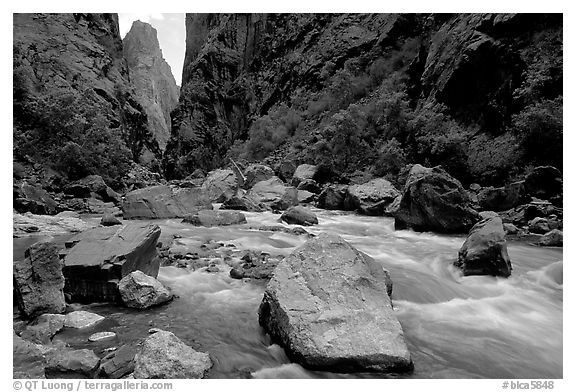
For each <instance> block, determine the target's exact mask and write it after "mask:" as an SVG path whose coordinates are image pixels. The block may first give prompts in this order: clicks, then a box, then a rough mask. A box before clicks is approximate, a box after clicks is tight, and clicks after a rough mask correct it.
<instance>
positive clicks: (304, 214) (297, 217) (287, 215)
mask: <svg viewBox="0 0 576 392" xmlns="http://www.w3.org/2000/svg"><path fill="white" fill-rule="evenodd" d="M280 219H282V220H283V221H284V222H286V223H288V224H290V225H302V226H312V225H317V224H318V218H317V217H316V214H314V213H313V212H312V211H310V210H309V209H307V208H304V207H302V206H295V207H290V208H288V209H287V210H286V211H284V213H283V214H282V216H281V217H280Z"/></svg>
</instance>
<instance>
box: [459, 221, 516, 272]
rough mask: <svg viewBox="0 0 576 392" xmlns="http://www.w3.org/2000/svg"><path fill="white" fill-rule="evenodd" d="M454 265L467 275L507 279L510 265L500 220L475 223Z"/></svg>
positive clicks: (510, 268)
mask: <svg viewBox="0 0 576 392" xmlns="http://www.w3.org/2000/svg"><path fill="white" fill-rule="evenodd" d="M454 265H455V266H456V267H458V268H460V269H461V270H462V272H463V274H464V275H465V276H467V275H492V276H502V277H505V278H507V277H509V276H510V274H511V273H512V264H511V263H510V257H509V256H508V249H507V247H506V234H505V233H504V226H503V225H502V219H500V218H499V217H488V218H486V219H483V220H482V221H480V222H478V223H476V224H475V225H474V227H472V229H471V230H470V233H468V237H467V238H466V241H465V242H464V244H463V245H462V247H461V248H460V251H459V252H458V260H457V261H456V262H455V263H454Z"/></svg>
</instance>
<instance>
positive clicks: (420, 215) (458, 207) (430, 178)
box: [394, 165, 479, 233]
mask: <svg viewBox="0 0 576 392" xmlns="http://www.w3.org/2000/svg"><path fill="white" fill-rule="evenodd" d="M470 204H471V200H470V197H469V196H468V194H467V193H466V191H465V190H464V188H463V187H462V185H461V184H460V182H459V181H458V180H456V179H455V178H453V177H451V176H450V175H449V174H448V173H446V172H445V171H444V170H443V169H442V168H441V167H434V168H426V167H423V166H421V165H414V166H413V167H412V169H410V174H409V176H408V179H407V180H406V185H405V186H404V191H403V193H402V199H401V201H400V205H399V207H398V209H397V210H396V211H395V212H394V218H395V220H394V225H395V227H396V229H405V228H412V229H414V230H416V231H428V230H430V231H438V232H444V233H462V232H466V231H467V230H469V229H470V228H471V227H472V226H473V225H474V224H475V223H476V222H477V221H478V218H479V217H478V214H477V213H476V212H475V211H474V210H473V209H472V208H471V207H470Z"/></svg>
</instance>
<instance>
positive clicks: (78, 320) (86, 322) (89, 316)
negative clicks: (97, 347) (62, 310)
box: [64, 310, 104, 329]
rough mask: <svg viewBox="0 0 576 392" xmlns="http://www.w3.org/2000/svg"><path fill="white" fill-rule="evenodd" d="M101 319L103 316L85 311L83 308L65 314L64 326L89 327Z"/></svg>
mask: <svg viewBox="0 0 576 392" xmlns="http://www.w3.org/2000/svg"><path fill="white" fill-rule="evenodd" d="M103 320H104V317H102V316H100V315H99V314H96V313H92V312H87V311H85V310H75V311H74V312H70V313H68V314H67V315H66V317H65V318H64V326H65V327H66V328H75V329H82V328H89V327H92V326H94V325H96V324H98V323H99V322H100V321H103Z"/></svg>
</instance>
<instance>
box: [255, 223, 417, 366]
mask: <svg viewBox="0 0 576 392" xmlns="http://www.w3.org/2000/svg"><path fill="white" fill-rule="evenodd" d="M391 291H392V282H391V280H390V276H389V274H388V272H387V271H386V270H384V269H383V268H382V266H381V265H380V264H379V263H377V262H375V261H374V260H373V259H372V258H371V257H369V256H367V255H366V254H364V253H361V252H359V251H358V250H357V249H355V248H354V247H352V246H351V245H350V244H348V243H347V242H346V241H344V240H343V239H342V238H340V237H339V236H336V235H333V234H326V233H322V234H320V235H319V236H318V237H316V238H313V239H311V240H308V241H307V242H306V243H305V244H304V245H302V246H301V247H299V248H297V249H296V250H295V251H294V252H293V253H292V254H291V255H290V256H288V257H287V258H285V259H284V260H283V261H281V262H280V263H279V264H278V266H277V267H276V270H275V271H274V276H273V277H272V279H271V280H270V282H269V283H268V286H267V287H266V291H265V293H264V298H263V299H262V303H261V304H260V309H259V321H260V325H262V326H263V327H264V329H265V331H266V332H268V333H269V334H270V336H271V337H272V340H273V341H274V342H277V343H278V344H280V345H281V346H282V347H284V349H285V350H286V352H287V354H288V355H289V356H290V358H291V359H292V360H293V361H295V362H297V363H299V364H301V365H302V366H304V367H307V368H310V369H318V370H328V371H332V372H368V371H375V372H404V371H410V370H411V369H412V367H413V365H412V361H411V358H410V353H409V351H408V348H407V346H406V342H405V341H404V334H403V331H402V327H401V325H400V323H399V322H398V319H397V318H396V315H395V314H394V310H393V308H392V303H391V300H390V294H391Z"/></svg>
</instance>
